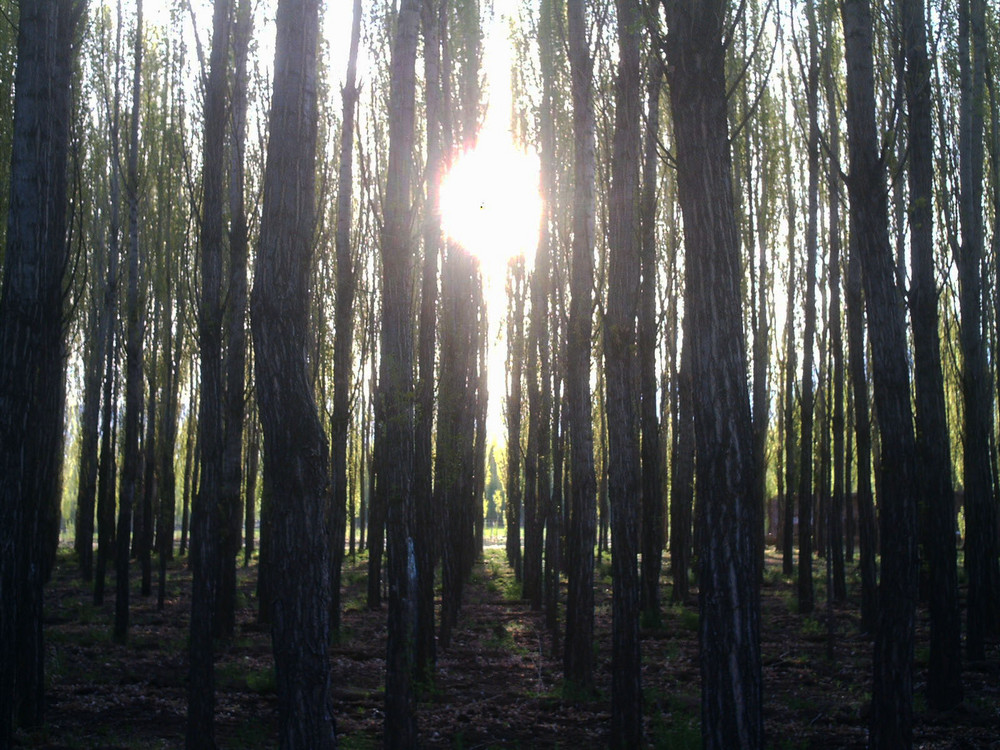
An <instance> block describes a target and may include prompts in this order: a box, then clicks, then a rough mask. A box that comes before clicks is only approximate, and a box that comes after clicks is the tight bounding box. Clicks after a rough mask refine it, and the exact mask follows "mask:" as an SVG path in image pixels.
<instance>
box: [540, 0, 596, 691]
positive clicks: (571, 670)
mask: <svg viewBox="0 0 1000 750" xmlns="http://www.w3.org/2000/svg"><path fill="white" fill-rule="evenodd" d="M585 5H586V3H585V0H570V1H569V2H568V3H567V6H566V12H567V28H568V32H569V63H570V70H571V74H572V94H573V149H574V154H573V256H572V267H571V276H570V295H571V296H570V309H569V330H568V331H567V345H566V355H567V358H568V361H567V363H566V401H567V409H568V411H569V429H570V473H571V495H570V499H569V534H568V537H567V561H568V563H569V567H568V576H567V578H568V589H567V597H566V644H565V650H564V651H563V655H564V656H563V660H564V664H563V667H564V670H565V674H566V681H567V683H569V684H570V685H571V686H572V688H573V689H574V690H579V691H581V692H584V693H586V692H590V691H593V689H594V646H593V640H594V542H595V541H596V528H595V527H596V523H597V507H596V506H597V480H596V477H595V474H594V428H593V420H592V419H591V394H590V341H591V333H592V331H591V328H592V322H591V321H592V319H593V314H592V311H593V302H592V300H591V289H592V288H593V286H594V104H593V92H592V87H593V84H592V78H593V62H592V60H591V57H590V50H589V49H588V46H587V33H586V20H585V13H586V9H585ZM542 8H543V12H545V11H546V10H547V12H548V14H549V15H551V14H552V12H553V9H552V7H551V3H546V4H543V6H542ZM552 23H553V20H552V19H551V18H549V19H548V20H547V25H548V26H549V27H550V28H549V33H550V34H551V33H554V30H553V29H552V28H551V25H552ZM549 43H551V42H549ZM550 63H551V61H550ZM550 96H551V94H550ZM549 127H553V125H550V126H549Z"/></svg>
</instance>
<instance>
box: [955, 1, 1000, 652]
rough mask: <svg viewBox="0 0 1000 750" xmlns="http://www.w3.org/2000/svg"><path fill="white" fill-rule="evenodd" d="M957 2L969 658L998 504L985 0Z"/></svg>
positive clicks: (990, 578)
mask: <svg viewBox="0 0 1000 750" xmlns="http://www.w3.org/2000/svg"><path fill="white" fill-rule="evenodd" d="M958 7H959V34H958V42H959V62H960V72H961V84H962V89H961V100H960V104H959V117H960V122H959V176H960V180H961V195H960V200H959V217H960V219H961V224H962V242H961V247H960V249H959V253H958V279H959V305H960V308H961V314H962V326H961V334H960V339H961V351H962V362H963V367H962V406H963V414H964V417H965V424H964V432H963V444H964V446H965V456H964V461H963V467H964V476H963V485H964V489H965V514H966V525H965V528H966V537H967V540H966V545H965V549H966V567H967V569H968V574H969V595H968V599H969V602H968V607H969V611H968V635H967V638H966V644H965V645H966V650H967V653H968V658H969V659H970V660H971V661H982V660H983V659H984V658H985V657H986V647H985V642H986V639H987V638H988V637H991V636H993V635H995V634H996V633H997V630H998V626H997V619H998V615H1000V602H998V601H997V596H998V592H1000V568H998V564H997V509H996V503H995V501H994V498H993V494H992V493H993V490H992V480H991V476H990V453H989V451H990V435H991V431H992V427H991V416H990V415H991V414H992V413H993V408H992V404H991V400H992V399H991V394H990V390H989V387H990V379H989V372H988V369H987V364H986V359H987V352H986V346H985V342H984V341H983V334H982V317H983V310H982V275H981V266H982V260H983V246H984V239H983V234H984V231H983V224H984V220H983V168H984V165H983V162H984V150H983V148H984V144H983V138H984V132H983V117H984V112H983V110H984V109H985V93H986V87H985V65H986V54H987V53H986V38H985V35H986V29H985V24H986V18H985V16H986V10H985V3H984V2H983V0H962V2H960V3H959V4H958Z"/></svg>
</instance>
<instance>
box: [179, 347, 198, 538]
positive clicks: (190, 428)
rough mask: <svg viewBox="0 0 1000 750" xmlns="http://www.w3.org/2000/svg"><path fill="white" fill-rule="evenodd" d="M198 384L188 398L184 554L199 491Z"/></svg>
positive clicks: (182, 502)
mask: <svg viewBox="0 0 1000 750" xmlns="http://www.w3.org/2000/svg"><path fill="white" fill-rule="evenodd" d="M189 371H190V372H189V374H190V375H191V376H192V377H193V375H194V360H191V367H190V368H189ZM197 401H198V399H197V384H195V383H193V382H192V385H191V397H190V398H189V399H188V410H187V412H188V418H187V424H186V429H187V438H186V440H185V441H184V442H185V448H184V491H183V495H182V497H181V539H180V546H179V548H178V552H179V554H181V555H183V554H184V553H185V552H186V551H187V549H188V526H189V520H190V518H189V516H190V512H189V511H190V508H191V493H192V492H197V491H198V474H199V470H198V465H199V462H198V451H197V439H196V436H197V432H198V428H197V423H196V422H195V418H194V415H195V413H196V412H197V411H198V403H197Z"/></svg>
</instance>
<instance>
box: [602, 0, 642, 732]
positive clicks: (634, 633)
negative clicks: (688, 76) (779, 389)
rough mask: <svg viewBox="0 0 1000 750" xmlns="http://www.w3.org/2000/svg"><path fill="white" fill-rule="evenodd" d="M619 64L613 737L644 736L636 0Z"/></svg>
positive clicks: (626, 4) (611, 490)
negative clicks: (638, 556)
mask: <svg viewBox="0 0 1000 750" xmlns="http://www.w3.org/2000/svg"><path fill="white" fill-rule="evenodd" d="M616 7H617V10H618V53H619V57H618V72H617V76H616V78H615V131H614V143H613V150H612V157H611V191H610V194H609V196H608V202H609V212H610V226H609V230H610V231H609V236H608V248H609V259H608V264H609V268H608V303H607V309H606V311H605V316H604V357H605V368H606V372H607V389H608V405H607V408H608V502H609V505H610V506H611V548H612V556H611V563H612V568H611V575H612V586H613V591H612V601H611V617H612V619H611V622H612V646H611V662H612V679H611V745H612V746H613V747H620V748H630V747H639V745H640V744H641V743H642V686H641V680H640V669H641V663H640V656H639V651H640V641H639V571H638V570H637V566H636V553H637V552H638V546H639V495H640V492H641V465H640V456H639V367H638V362H637V361H636V359H635V357H634V355H633V352H634V351H635V347H636V320H637V315H638V312H639V304H638V300H639V295H640V258H639V255H640V250H639V212H638V202H639V201H638V198H639V162H640V154H639V149H640V136H639V122H640V120H641V116H642V112H641V109H642V101H641V89H640V72H639V29H640V28H641V18H642V16H641V10H640V7H639V2H638V0H617V2H616Z"/></svg>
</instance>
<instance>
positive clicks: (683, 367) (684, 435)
mask: <svg viewBox="0 0 1000 750" xmlns="http://www.w3.org/2000/svg"><path fill="white" fill-rule="evenodd" d="M686 307H687V306H686V305H685V309H686ZM685 329H686V330H685V334H684V340H683V342H682V344H681V364H680V369H679V370H678V372H677V379H676V380H677V385H676V386H675V390H676V391H677V396H676V407H675V412H676V414H677V417H676V421H675V428H674V429H675V431H676V434H677V437H676V439H675V441H674V455H673V459H672V460H671V465H672V466H673V475H672V476H671V481H670V568H671V572H672V574H673V582H674V587H673V595H672V597H671V598H672V600H673V601H674V602H676V603H679V604H685V603H687V601H688V599H690V598H691V592H690V588H689V585H688V581H689V578H690V574H691V520H692V518H691V516H692V509H693V506H694V470H695V444H694V443H695V439H694V393H693V391H692V383H691V343H690V341H691V338H690V336H689V335H688V332H692V333H693V330H692V329H693V326H692V325H691V322H690V317H689V316H687V315H686V316H685Z"/></svg>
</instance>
